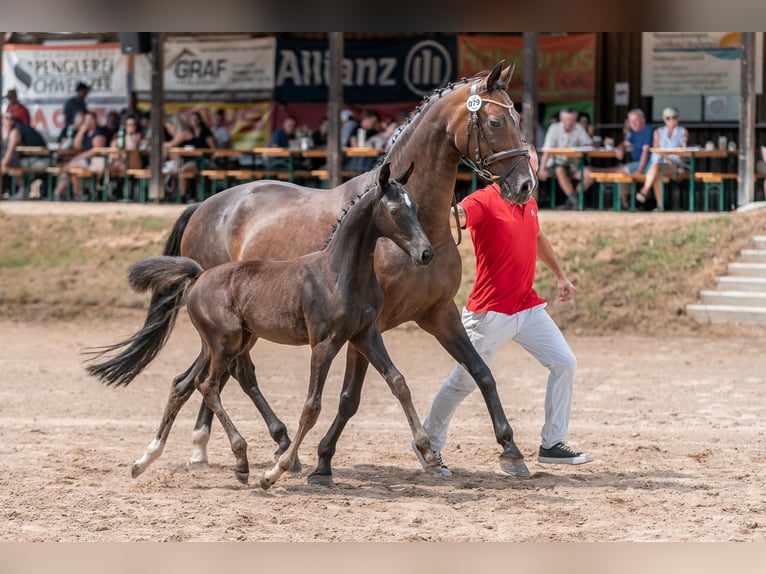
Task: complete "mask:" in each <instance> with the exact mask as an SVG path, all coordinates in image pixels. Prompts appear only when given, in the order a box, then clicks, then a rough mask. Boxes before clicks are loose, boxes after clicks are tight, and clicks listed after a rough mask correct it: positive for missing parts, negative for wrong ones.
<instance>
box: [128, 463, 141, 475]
mask: <svg viewBox="0 0 766 574" xmlns="http://www.w3.org/2000/svg"><path fill="white" fill-rule="evenodd" d="M142 472H144V469H143V468H141V466H139V465H138V464H134V465H133V466H131V467H130V476H131V478H136V477H137V476H138V475H140V474H141V473H142Z"/></svg>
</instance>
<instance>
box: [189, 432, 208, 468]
mask: <svg viewBox="0 0 766 574" xmlns="http://www.w3.org/2000/svg"><path fill="white" fill-rule="evenodd" d="M209 440H210V433H209V432H208V431H207V429H205V428H204V427H203V428H201V429H196V430H195V431H194V432H193V433H192V455H191V458H190V459H189V461H188V462H187V463H186V464H187V466H194V465H198V464H207V463H208V459H207V443H208V441H209Z"/></svg>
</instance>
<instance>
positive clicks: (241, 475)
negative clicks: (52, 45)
mask: <svg viewBox="0 0 766 574" xmlns="http://www.w3.org/2000/svg"><path fill="white" fill-rule="evenodd" d="M234 476H236V477H237V480H238V481H239V482H241V483H242V484H247V480H248V477H249V476H250V473H247V472H240V471H238V470H235V471H234Z"/></svg>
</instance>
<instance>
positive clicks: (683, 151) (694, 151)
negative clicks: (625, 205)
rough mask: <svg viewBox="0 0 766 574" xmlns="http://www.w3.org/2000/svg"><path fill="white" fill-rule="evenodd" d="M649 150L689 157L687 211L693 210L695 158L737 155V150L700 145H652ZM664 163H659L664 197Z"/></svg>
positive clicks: (663, 154)
mask: <svg viewBox="0 0 766 574" xmlns="http://www.w3.org/2000/svg"><path fill="white" fill-rule="evenodd" d="M649 151H650V152H652V153H656V154H657V155H660V156H663V157H667V156H670V155H676V156H678V157H681V158H688V159H689V211H694V183H695V177H694V174H695V171H696V162H697V158H716V159H723V158H726V157H728V156H730V155H737V153H738V152H737V151H736V150H734V151H729V150H724V149H705V148H701V147H682V148H659V147H652V148H649ZM664 176H665V163H661V164H660V185H661V186H662V197H663V198H664V197H665V177H664Z"/></svg>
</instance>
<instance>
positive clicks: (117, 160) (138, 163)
mask: <svg viewBox="0 0 766 574" xmlns="http://www.w3.org/2000/svg"><path fill="white" fill-rule="evenodd" d="M122 129H123V137H124V141H123V142H122V146H121V145H120V143H121V142H120V141H119V140H120V133H119V129H118V130H117V133H116V134H115V135H114V137H113V138H112V140H111V142H110V145H111V146H112V147H116V148H119V147H121V148H122V149H124V150H126V151H127V152H128V154H127V158H128V161H127V164H126V163H125V158H124V155H117V156H115V157H114V158H112V161H111V162H110V165H111V166H113V167H114V168H115V169H118V170H124V169H126V168H131V169H137V168H141V167H144V163H146V162H145V161H144V160H143V159H142V157H141V154H140V153H138V152H140V151H141V150H142V149H144V148H145V143H146V141H145V140H144V136H143V134H142V133H141V126H140V125H139V123H138V118H137V117H136V116H132V115H129V116H127V117H126V118H125V122H124V123H123V124H122ZM131 152H136V153H131ZM146 160H147V162H148V157H147V158H146Z"/></svg>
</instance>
